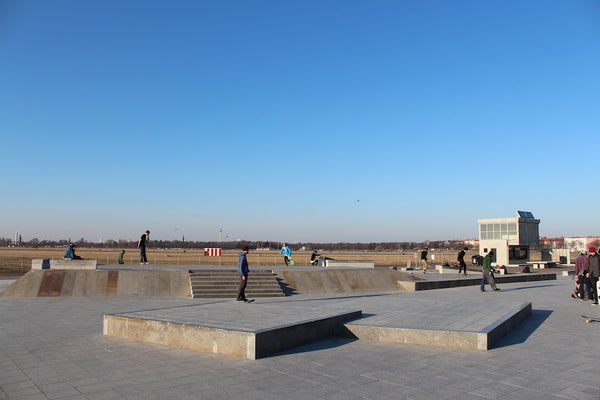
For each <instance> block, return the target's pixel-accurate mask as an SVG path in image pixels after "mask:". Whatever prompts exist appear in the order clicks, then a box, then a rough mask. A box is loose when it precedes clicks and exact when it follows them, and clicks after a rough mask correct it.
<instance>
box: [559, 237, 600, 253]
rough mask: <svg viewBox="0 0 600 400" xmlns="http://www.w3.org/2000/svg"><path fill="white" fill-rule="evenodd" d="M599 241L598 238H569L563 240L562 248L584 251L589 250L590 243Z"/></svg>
mask: <svg viewBox="0 0 600 400" xmlns="http://www.w3.org/2000/svg"><path fill="white" fill-rule="evenodd" d="M599 241H600V237H597V236H588V237H570V238H564V246H565V248H566V249H571V250H576V251H586V250H587V249H589V247H590V246H591V244H592V243H594V242H599Z"/></svg>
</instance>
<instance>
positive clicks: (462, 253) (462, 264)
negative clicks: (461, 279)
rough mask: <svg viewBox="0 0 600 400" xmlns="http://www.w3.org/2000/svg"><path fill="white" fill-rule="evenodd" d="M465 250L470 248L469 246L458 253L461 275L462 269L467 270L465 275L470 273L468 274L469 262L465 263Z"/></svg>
mask: <svg viewBox="0 0 600 400" xmlns="http://www.w3.org/2000/svg"><path fill="white" fill-rule="evenodd" d="M465 250H468V247H465V248H464V249H463V250H461V251H460V253H458V257H457V260H458V274H459V275H460V271H462V270H463V268H464V270H465V275H469V274H467V263H465Z"/></svg>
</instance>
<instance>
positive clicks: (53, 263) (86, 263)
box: [31, 258, 98, 269]
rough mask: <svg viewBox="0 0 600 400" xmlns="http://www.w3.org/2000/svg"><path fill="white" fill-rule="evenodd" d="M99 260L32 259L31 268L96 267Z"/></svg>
mask: <svg viewBox="0 0 600 400" xmlns="http://www.w3.org/2000/svg"><path fill="white" fill-rule="evenodd" d="M97 265H98V260H72V259H70V258H62V259H48V258H43V259H34V260H31V269H96V267H97Z"/></svg>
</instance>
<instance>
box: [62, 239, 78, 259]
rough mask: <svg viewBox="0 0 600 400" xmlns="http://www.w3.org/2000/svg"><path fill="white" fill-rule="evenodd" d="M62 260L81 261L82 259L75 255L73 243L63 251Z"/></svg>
mask: <svg viewBox="0 0 600 400" xmlns="http://www.w3.org/2000/svg"><path fill="white" fill-rule="evenodd" d="M64 258H70V259H71V260H81V259H82V258H81V257H79V256H78V255H76V254H75V245H74V244H73V243H69V245H68V246H67V249H66V250H65V255H64Z"/></svg>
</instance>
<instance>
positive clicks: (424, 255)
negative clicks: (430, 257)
mask: <svg viewBox="0 0 600 400" xmlns="http://www.w3.org/2000/svg"><path fill="white" fill-rule="evenodd" d="M421 267H423V273H424V274H426V273H427V248H425V250H423V251H422V252H421Z"/></svg>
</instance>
